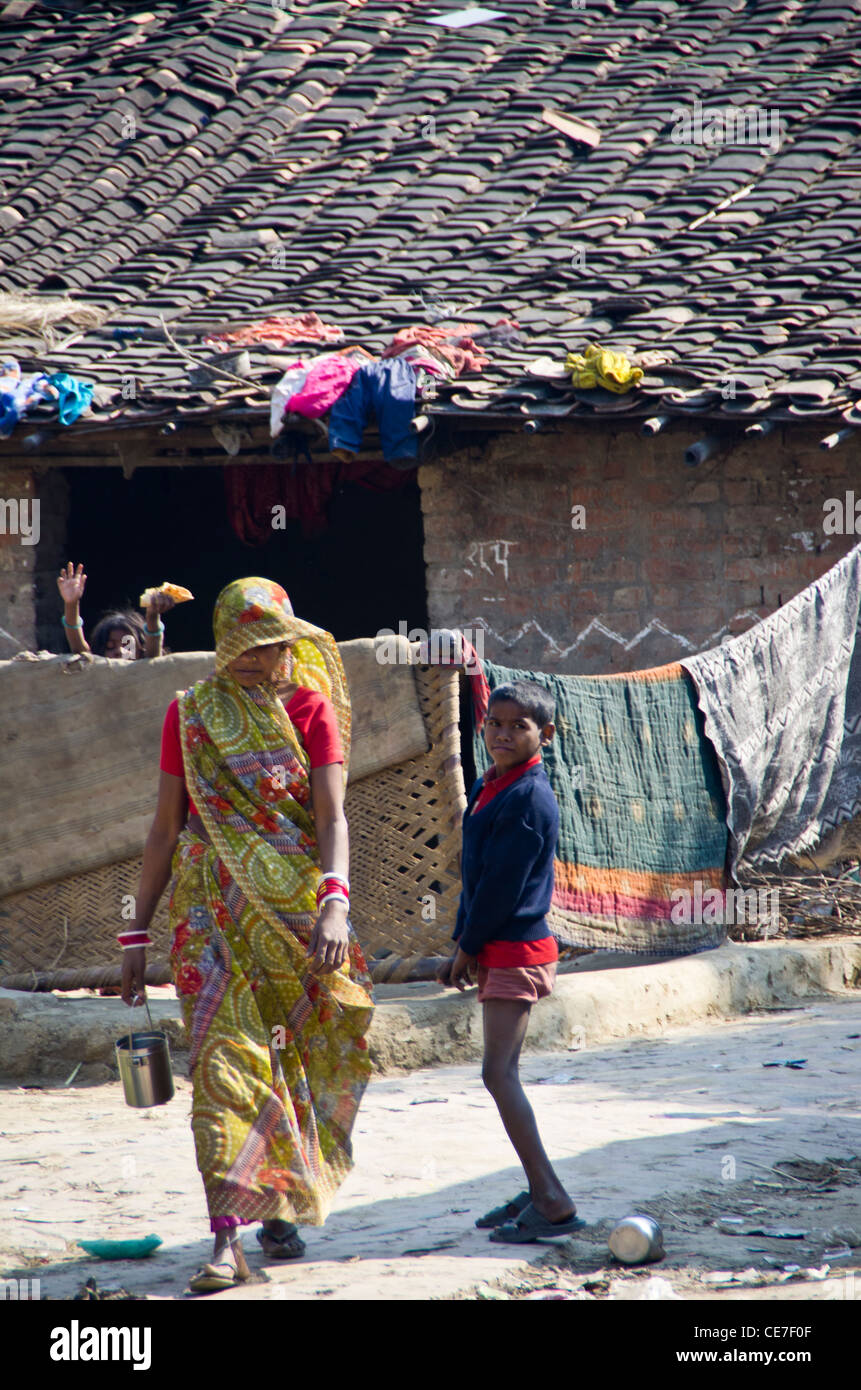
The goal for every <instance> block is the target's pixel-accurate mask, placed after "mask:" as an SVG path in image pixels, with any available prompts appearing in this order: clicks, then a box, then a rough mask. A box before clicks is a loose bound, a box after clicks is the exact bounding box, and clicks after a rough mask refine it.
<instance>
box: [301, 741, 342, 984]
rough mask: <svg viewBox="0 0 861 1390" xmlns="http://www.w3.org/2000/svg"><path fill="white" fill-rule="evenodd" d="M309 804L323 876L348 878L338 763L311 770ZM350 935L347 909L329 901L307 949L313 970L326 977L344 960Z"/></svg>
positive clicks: (340, 768) (339, 764)
mask: <svg viewBox="0 0 861 1390" xmlns="http://www.w3.org/2000/svg"><path fill="white" fill-rule="evenodd" d="M311 805H312V808H313V812H314V829H315V831H316V835H317V845H318V847H319V850H320V868H321V869H322V870H323V872H324V873H333V874H341V875H343V877H344V878H349V876H350V836H349V831H348V829H347V818H346V816H345V815H344V769H343V765H342V764H341V763H328V764H327V765H326V766H325V767H312V769H311ZM348 946H349V933H348V931H347V906H346V904H345V903H343V902H341V901H340V900H339V899H334V898H333V899H330V900H329V902H328V903H326V904H325V906H324V907H323V909H322V911H321V913H320V916H319V917H318V918H317V925H316V926H315V928H314V931H313V933H312V936H311V941H310V944H309V947H308V954H309V956H313V957H314V959H313V961H312V964H311V968H312V970H317V971H319V972H320V973H321V974H329V973H330V972H331V971H333V970H337V969H338V967H339V966H341V965H343V963H344V961H345V960H346V958H347V949H348Z"/></svg>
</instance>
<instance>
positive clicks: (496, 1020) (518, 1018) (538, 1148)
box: [481, 999, 574, 1221]
mask: <svg viewBox="0 0 861 1390" xmlns="http://www.w3.org/2000/svg"><path fill="white" fill-rule="evenodd" d="M531 1007H532V1005H531V1004H528V1003H526V1002H525V1001H524V1000H520V999H485V1001H484V1004H483V1008H484V1062H483V1064H482V1069H481V1079H482V1081H483V1082H484V1084H485V1086H486V1087H487V1089H488V1091H489V1092H490V1094H491V1095H492V1096H493V1099H494V1100H495V1101H496V1108H497V1109H498V1111H499V1115H500V1118H501V1120H502V1123H503V1124H504V1125H505V1130H506V1133H507V1135H508V1137H509V1139H510V1140H511V1142H512V1144H513V1145H514V1148H515V1149H516V1151H517V1157H518V1158H519V1159H520V1162H521V1163H522V1164H523V1170H524V1172H525V1173H526V1176H527V1178H528V1180H529V1192H530V1196H531V1198H532V1205H533V1206H534V1207H535V1210H536V1211H537V1212H539V1213H540V1214H541V1215H542V1216H543V1217H545V1218H546V1219H547V1220H548V1221H564V1220H565V1218H566V1217H567V1216H570V1215H571V1214H572V1213H573V1211H574V1203H573V1202H572V1201H571V1198H570V1197H569V1196H568V1193H567V1192H566V1191H565V1188H564V1187H563V1186H562V1184H561V1182H560V1181H559V1179H558V1178H557V1176H556V1174H555V1173H554V1171H553V1168H552V1166H551V1164H550V1159H549V1158H548V1157H547V1154H546V1153H545V1152H544V1146H543V1144H542V1143H541V1136H540V1135H539V1133H538V1126H537V1125H536V1123H535V1115H534V1114H533V1111H532V1106H531V1105H530V1104H529V1101H528V1100H527V1098H526V1094H525V1092H524V1090H523V1087H522V1086H521V1084H520V1074H519V1071H518V1063H519V1061H520V1049H521V1047H522V1046H523V1039H524V1038H525V1037H526V1029H527V1027H528V1025H529V1011H530V1009H531Z"/></svg>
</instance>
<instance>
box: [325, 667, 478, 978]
mask: <svg viewBox="0 0 861 1390" xmlns="http://www.w3.org/2000/svg"><path fill="white" fill-rule="evenodd" d="M416 683H417V686H418V694H419V704H420V706H421V711H422V716H423V718H424V721H425V727H426V729H427V732H428V737H429V738H430V740H431V746H430V748H429V750H428V752H427V753H424V754H422V755H421V756H419V757H417V758H412V759H411V760H410V761H409V762H406V763H399V764H398V765H397V766H395V767H389V768H386V769H385V770H384V771H383V772H378V773H375V774H374V775H373V776H372V777H363V778H362V780H361V781H360V782H355V783H351V784H350V785H349V786H348V787H347V797H346V811H347V820H348V821H349V824H350V881H351V888H350V896H351V900H352V905H353V907H352V913H351V917H352V921H353V925H354V927H355V929H356V933H357V935H358V937H359V940H360V941H361V943H362V947H363V949H364V951H365V953H366V954H367V955H368V956H369V957H374V956H378V955H379V954H380V952H381V951H391V952H393V953H394V954H395V955H396V956H403V957H411V956H432V955H434V954H436V953H444V954H447V953H448V950H449V948H450V945H451V942H450V937H451V933H452V929H453V927H454V922H455V917H456V915H457V904H458V898H459V896H460V861H459V856H460V839H461V819H462V817H463V812H464V808H465V806H466V793H465V790H464V782H463V769H462V767H461V761H460V733H459V728H458V715H459V706H458V690H459V685H458V676H457V672H455V671H453V670H451V669H450V668H446V667H440V666H426V667H418V668H416Z"/></svg>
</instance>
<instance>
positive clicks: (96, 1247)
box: [78, 1236, 162, 1260]
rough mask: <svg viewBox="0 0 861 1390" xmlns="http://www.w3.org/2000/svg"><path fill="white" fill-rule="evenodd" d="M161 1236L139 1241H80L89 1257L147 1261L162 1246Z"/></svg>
mask: <svg viewBox="0 0 861 1390" xmlns="http://www.w3.org/2000/svg"><path fill="white" fill-rule="evenodd" d="M161 1243H162V1239H161V1236H141V1237H140V1238H139V1239H138V1240H79V1241H78V1244H79V1245H80V1247H81V1249H82V1250H86V1252H87V1254H88V1255H95V1256H96V1257H97V1258H98V1259H100V1260H145V1259H146V1257H147V1255H151V1254H152V1252H153V1251H154V1250H157V1249H158V1247H159V1246H160V1245H161Z"/></svg>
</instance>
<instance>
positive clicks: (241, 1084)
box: [170, 578, 373, 1230]
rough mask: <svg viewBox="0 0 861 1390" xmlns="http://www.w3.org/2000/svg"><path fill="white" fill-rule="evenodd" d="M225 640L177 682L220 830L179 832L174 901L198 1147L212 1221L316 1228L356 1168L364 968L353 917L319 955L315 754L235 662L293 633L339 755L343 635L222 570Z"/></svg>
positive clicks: (270, 588)
mask: <svg viewBox="0 0 861 1390" xmlns="http://www.w3.org/2000/svg"><path fill="white" fill-rule="evenodd" d="M215 637H216V663H215V674H214V675H212V676H210V677H208V678H206V679H205V680H202V681H198V682H197V684H196V685H195V686H193V687H192V688H191V689H190V690H188V691H186V692H185V693H184V694H181V695H180V696H179V716H180V739H181V744H182V752H183V763H184V768H185V778H186V785H187V787H188V790H189V793H190V794H191V797H192V799H193V800H194V802H195V804H196V806H197V808H198V811H199V814H200V817H201V819H202V821H203V824H204V826H205V828H206V831H207V834H208V836H209V841H210V843H207V841H206V840H204V839H202V838H201V837H200V836H199V835H196V834H194V833H193V832H192V831H191V830H189V829H188V827H186V829H185V830H184V831H183V832H182V834H181V836H180V840H179V843H178V845H177V849H176V853H175V855H174V861H173V871H174V874H175V878H174V882H173V889H172V893H171V899H170V925H171V929H172V947H171V962H172V966H173V971H174V979H175V982H176V988H177V993H178V995H179V997H180V1000H181V1003H182V1007H183V1013H184V1017H185V1023H186V1028H187V1030H188V1034H189V1037H190V1039H191V1058H190V1067H191V1076H192V1083H193V1100H192V1130H193V1133H194V1141H195V1149H196V1153H197V1162H198V1167H199V1168H200V1172H201V1175H202V1177H203V1182H204V1187H205V1189H206V1197H207V1203H208V1206H209V1213H210V1218H211V1224H212V1228H213V1230H218V1229H221V1228H222V1227H225V1226H234V1225H238V1224H240V1223H245V1222H249V1221H260V1220H273V1219H276V1218H281V1219H283V1220H287V1221H292V1222H295V1223H297V1224H308V1225H320V1224H321V1223H322V1222H323V1221H324V1220H325V1217H326V1214H327V1212H328V1210H329V1207H330V1205H331V1202H332V1199H333V1197H334V1194H335V1191H336V1189H337V1187H338V1186H339V1184H340V1183H341V1182H342V1181H343V1179H344V1178H345V1177H346V1175H347V1173H348V1172H349V1171H350V1169H351V1167H352V1150H351V1144H350V1133H351V1130H352V1127H353V1123H354V1121H355V1118H356V1113H357V1110H358V1107H359V1103H360V1101H361V1097H362V1093H363V1091H364V1089H365V1086H366V1085H367V1081H368V1077H369V1074H370V1060H369V1057H368V1051H367V1042H366V1038H365V1035H366V1033H367V1031H368V1028H369V1026H370V1021H371V1016H372V1013H373V1000H372V994H371V981H370V977H369V975H368V972H367V967H366V965H365V961H364V958H363V956H362V952H361V949H360V947H359V945H358V942H357V941H356V939H355V936H354V935H353V933H352V929H351V932H350V946H349V954H348V958H347V960H346V961H345V962H344V965H343V966H342V967H341V968H340V969H339V970H337V971H335V972H334V973H332V974H329V975H319V976H318V975H315V974H313V973H312V972H311V970H310V969H309V961H308V959H307V958H306V951H307V948H308V942H309V939H310V935H311V931H312V929H313V926H314V923H315V920H316V916H317V911H316V889H317V885H318V883H319V882H320V878H321V866H320V857H319V853H318V849H317V843H316V838H315V833H314V820H313V814H312V809H311V789H310V771H309V763H308V757H307V754H306V752H305V749H304V747H303V745H302V742H301V739H300V737H299V734H298V732H297V730H296V729H295V728H294V726H293V725H292V723H291V721H290V718H289V716H288V715H287V712H286V710H285V708H284V705H283V704H282V703H281V701H280V700H279V699H278V697H277V695H276V694H275V691H274V687H264V686H262V685H261V686H255V687H254V688H253V689H251V690H248V689H243V688H242V687H241V686H240V685H239V684H238V683H237V682H236V681H235V680H234V679H233V677H232V676H231V675H230V673H229V671H228V670H227V666H228V663H229V662H231V661H233V660H234V659H235V658H236V657H237V656H239V655H241V653H242V652H243V651H247V650H248V649H249V648H250V647H254V646H262V645H266V644H269V643H272V642H282V641H287V642H289V643H290V644H291V651H290V656H291V657H292V673H291V680H292V681H293V682H294V683H295V684H297V685H303V686H308V687H311V688H314V689H317V690H320V691H321V692H322V693H324V694H326V695H327V696H328V697H329V698H330V699H331V701H332V704H333V706H334V709H335V713H336V717H337V721H338V726H339V729H340V732H341V738H342V742H343V744H344V756H345V760H346V759H347V758H348V756H349V739H350V723H349V719H350V715H349V698H348V695H347V687H346V682H345V679H344V673H343V667H342V666H341V660H340V655H339V653H338V649H337V646H336V644H335V641H334V639H333V638H332V637H331V635H330V634H329V633H326V632H323V631H322V630H321V629H319V628H314V627H312V625H311V624H309V623H304V622H302V621H301V620H300V619H298V618H295V617H294V616H293V613H292V610H291V609H290V604H289V600H288V599H287V596H286V594H285V593H284V590H283V589H281V587H280V586H279V585H277V584H273V583H272V582H271V581H270V580H266V579H258V578H254V579H244V580H237V581H236V582H235V583H234V584H231V585H228V587H227V588H226V589H225V590H224V591H223V592H222V594H221V595H220V596H219V599H218V603H217V604H216V610H215ZM285 674H286V672H285ZM345 766H346V763H345ZM327 867H328V866H327Z"/></svg>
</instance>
